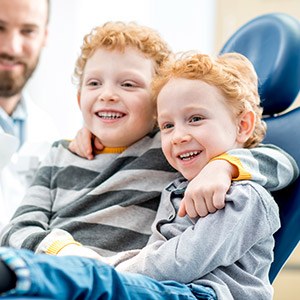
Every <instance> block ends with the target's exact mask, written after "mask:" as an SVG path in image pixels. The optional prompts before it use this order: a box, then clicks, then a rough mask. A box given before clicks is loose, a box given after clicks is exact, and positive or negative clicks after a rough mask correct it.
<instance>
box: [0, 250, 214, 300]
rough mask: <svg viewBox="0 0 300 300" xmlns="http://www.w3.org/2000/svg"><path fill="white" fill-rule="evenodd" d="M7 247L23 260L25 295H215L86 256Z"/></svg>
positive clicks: (139, 299) (139, 298)
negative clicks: (118, 268)
mask: <svg viewBox="0 0 300 300" xmlns="http://www.w3.org/2000/svg"><path fill="white" fill-rule="evenodd" d="M9 251H13V252H15V253H16V255H17V256H18V257H21V258H22V259H23V260H24V261H25V263H26V264H27V268H28V270H29V274H30V277H29V278H30V280H31V286H30V288H29V290H28V291H27V292H26V293H25V295H26V296H38V297H45V298H50V299H60V300H63V299H66V300H71V299H85V300H88V299H91V300H95V299H120V300H145V299H162V300H168V299H170V300H175V299H186V300H195V299H210V300H214V299H217V298H216V295H215V293H214V291H213V290H212V289H211V288H208V287H204V286H199V285H193V284H190V285H184V284H180V283H177V282H175V281H162V282H159V281H156V280H154V279H152V278H150V277H147V276H144V275H140V274H132V273H121V272H117V271H116V270H115V269H114V268H112V267H110V266H108V265H106V264H104V263H101V262H99V261H96V260H92V259H88V258H83V257H76V256H64V257H57V256H50V255H44V254H40V255H38V254H33V253H32V252H30V251H27V250H9ZM25 295H23V296H25ZM20 296H21V295H20ZM0 298H1V297H0ZM8 298H9V297H8ZM15 298H16V299H17V298H18V297H14V299H15Z"/></svg>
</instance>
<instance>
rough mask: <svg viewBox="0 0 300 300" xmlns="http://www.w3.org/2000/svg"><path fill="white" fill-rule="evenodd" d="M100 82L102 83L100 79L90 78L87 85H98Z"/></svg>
mask: <svg viewBox="0 0 300 300" xmlns="http://www.w3.org/2000/svg"><path fill="white" fill-rule="evenodd" d="M100 84H101V83H100V82H99V81H98V80H90V81H88V82H87V85H89V86H98V85H100Z"/></svg>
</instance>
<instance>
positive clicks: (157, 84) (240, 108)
mask: <svg viewBox="0 0 300 300" xmlns="http://www.w3.org/2000/svg"><path fill="white" fill-rule="evenodd" d="M172 78H186V79H191V80H201V81H204V82H206V83H207V84H210V85H212V86H216V87H217V88H219V90H220V91H221V92H222V93H223V95H224V96H225V98H226V100H227V103H228V104H229V106H230V107H231V109H232V111H233V113H234V115H235V116H236V117H238V116H240V115H241V114H242V113H243V112H244V111H247V110H252V111H253V112H254V113H255V116H256V121H255V129H254V132H253V134H252V136H251V137H250V138H249V139H248V140H247V141H246V143H245V145H244V147H245V148H252V147H255V146H256V145H257V144H258V143H260V142H261V141H262V139H263V138H264V136H265V134H266V124H265V122H264V121H263V120H262V111H263V109H262V107H261V106H260V97H259V94H258V78H257V74H256V72H255V70H254V67H253V65H252V63H251V62H250V61H249V60H248V59H247V58H246V57H245V56H243V55H242V54H238V53H226V54H223V55H220V56H218V57H216V58H213V57H212V56H209V55H206V54H192V53H185V54H183V55H181V56H180V57H179V58H178V59H176V60H175V61H173V62H171V61H169V62H167V63H166V64H165V65H164V67H163V68H161V70H160V74H159V75H157V76H156V78H155V79H154V81H153V84H152V88H153V100H154V101H156V99H157V96H158V94H159V92H160V90H161V89H162V88H163V86H164V85H165V84H166V83H167V82H168V81H169V80H170V79H172Z"/></svg>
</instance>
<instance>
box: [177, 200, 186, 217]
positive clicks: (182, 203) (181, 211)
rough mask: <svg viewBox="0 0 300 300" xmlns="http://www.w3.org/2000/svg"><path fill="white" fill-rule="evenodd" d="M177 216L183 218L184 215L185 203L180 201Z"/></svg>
mask: <svg viewBox="0 0 300 300" xmlns="http://www.w3.org/2000/svg"><path fill="white" fill-rule="evenodd" d="M177 214H178V216H179V217H184V216H185V215H186V210H185V201H183V200H182V201H181V202H180V205H179V209H178V213H177Z"/></svg>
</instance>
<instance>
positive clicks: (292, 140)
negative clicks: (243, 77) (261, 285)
mask: <svg viewBox="0 0 300 300" xmlns="http://www.w3.org/2000/svg"><path fill="white" fill-rule="evenodd" d="M226 52H239V53H242V54H244V55H245V56H246V57H248V58H249V59H250V60H251V61H252V63H253V64H254V67H255V69H256V71H257V74H258V78H259V92H260V96H261V99H262V106H263V107H264V115H268V117H265V121H266V122H267V126H268V129H267V135H266V138H265V140H264V143H272V144H275V145H277V146H279V147H281V148H282V149H284V150H285V151H287V152H288V153H289V154H291V155H292V156H293V157H294V158H295V159H296V162H297V164H298V166H300V108H296V109H294V110H292V111H290V112H288V113H285V114H281V115H280V116H270V115H275V114H278V113H282V111H283V110H285V109H286V108H288V107H289V106H290V105H291V104H292V103H293V102H294V101H295V98H296V96H297V94H298V93H299V90H300V22H299V20H297V19H295V18H293V17H291V16H289V15H286V14H283V13H273V14H265V15H262V16H259V17H257V18H255V19H253V20H251V21H250V22H248V23H246V24H245V25H244V26H242V27H241V28H240V29H239V30H238V31H237V32H236V33H234V34H233V36H232V37H231V38H230V39H229V40H228V42H227V43H226V44H225V46H224V47H223V49H222V50H221V53H226ZM273 196H274V198H275V200H276V202H277V203H278V205H279V208H280V218H281V228H280V230H279V231H278V232H277V233H276V234H275V249H274V262H273V264H272V267H271V270H270V274H269V277H270V280H271V282H273V281H274V279H275V277H276V276H277V274H278V272H279V271H280V270H281V268H282V267H283V265H284V263H285V262H286V260H287V259H288V257H289V256H290V254H291V252H292V251H293V250H294V248H295V247H296V246H297V244H298V243H299V240H300V179H297V180H296V181H295V182H294V183H293V184H292V185H290V186H289V187H287V188H285V189H283V190H281V191H278V192H276V193H273Z"/></svg>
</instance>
